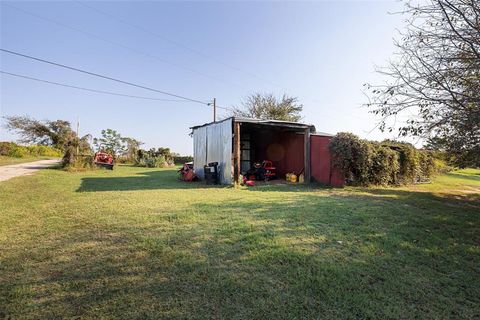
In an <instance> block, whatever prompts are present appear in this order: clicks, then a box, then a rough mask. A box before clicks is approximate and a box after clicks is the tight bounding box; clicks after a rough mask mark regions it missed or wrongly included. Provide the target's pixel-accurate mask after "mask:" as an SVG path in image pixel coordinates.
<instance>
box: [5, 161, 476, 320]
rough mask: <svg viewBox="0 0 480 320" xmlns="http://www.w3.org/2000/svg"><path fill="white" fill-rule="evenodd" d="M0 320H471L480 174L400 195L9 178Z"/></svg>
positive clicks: (118, 178)
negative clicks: (10, 319) (47, 319)
mask: <svg viewBox="0 0 480 320" xmlns="http://www.w3.org/2000/svg"><path fill="white" fill-rule="evenodd" d="M0 206H1V207H0V208H1V209H0V210H1V213H0V219H1V223H0V249H1V250H0V318H2V317H5V318H12V319H33V318H38V319H40V318H42V319H45V318H49V319H52V318H73V319H111V318H120V319H373V318H396V319H413V318H416V319H474V318H479V317H480V171H479V170H463V171H458V172H453V173H450V174H447V175H443V176H441V177H438V178H437V179H436V181H435V182H434V183H432V184H426V185H417V186H413V187H404V188H344V189H329V188H320V187H304V186H301V185H275V186H262V187H255V188H250V189H247V188H240V189H234V188H230V187H209V186H205V185H203V184H201V183H184V182H180V181H177V180H176V172H175V170H173V169H164V170H163V169H145V168H133V167H127V166H121V167H118V168H116V169H115V170H114V171H103V170H98V171H94V172H80V173H68V172H64V171H61V170H54V169H47V170H42V171H40V172H38V173H37V174H36V175H34V176H29V177H19V178H14V179H12V180H10V181H6V182H2V183H0Z"/></svg>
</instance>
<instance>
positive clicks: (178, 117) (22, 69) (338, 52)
mask: <svg viewBox="0 0 480 320" xmlns="http://www.w3.org/2000/svg"><path fill="white" fill-rule="evenodd" d="M86 4H87V5H88V6H91V7H94V8H96V9H97V10H101V11H103V12H106V13H108V14H109V15H111V16H114V17H115V18H118V19H121V20H124V21H126V22H128V24H126V23H122V22H119V21H118V20H115V19H112V18H111V17H110V16H106V15H104V14H102V13H100V12H98V11H95V10H92V9H91V8H88V7H85V6H83V5H82V4H81V3H78V2H66V1H64V2H39V1H35V2H1V33H0V35H1V47H2V48H4V49H9V50H12V51H18V52H22V53H26V54H29V55H33V56H37V57H40V58H44V59H46V60H52V61H56V62H59V63H63V64H67V65H71V66H74V67H78V68H83V69H86V70H90V71H94V72H97V73H101V74H105V75H108V76H111V77H115V78H119V79H124V80H127V81H131V82H135V83H138V84H143V85H146V86H150V87H153V88H157V89H160V90H165V91H169V92H172V93H176V94H180V95H185V96H188V97H191V98H195V99H200V100H205V101H207V100H209V99H211V98H213V97H216V98H217V101H218V104H219V105H221V106H225V107H230V106H232V105H237V104H239V102H240V101H241V100H242V98H245V97H246V96H247V95H248V94H250V93H253V92H272V93H275V94H278V95H281V94H282V93H283V92H286V93H287V94H289V95H293V96H297V97H298V98H299V100H300V102H301V103H303V104H304V116H305V118H304V122H307V123H312V124H314V125H315V126H316V128H317V130H318V131H323V132H330V133H336V132H339V131H350V132H353V133H355V134H358V135H360V136H361V137H365V138H369V139H383V138H387V137H388V138H391V137H393V135H392V134H389V135H387V134H381V133H380V132H379V131H373V132H371V133H369V131H370V130H372V128H374V126H375V118H374V116H373V115H370V114H369V113H368V112H367V110H366V109H365V108H361V104H362V103H364V102H365V101H366V98H365V97H364V95H363V93H362V90H363V87H362V85H363V84H364V83H366V82H376V81H378V80H379V76H378V75H377V74H375V72H374V66H375V65H382V64H385V62H386V61H387V60H388V59H389V58H390V57H391V55H392V53H393V51H394V48H393V41H392V38H393V37H394V36H396V30H395V29H396V28H401V27H402V17H401V16H399V15H390V14H389V13H388V12H393V11H398V10H399V9H401V4H400V3H398V2H394V1H388V2H387V1H382V2H380V1H368V2H367V1H366V2H358V1H339V2H333V1H332V2H133V1H132V2H125V1H122V2H112V1H109V2H86ZM11 6H14V7H16V8H12V7H11ZM130 24H134V25H137V26H140V27H142V28H143V29H145V30H147V31H148V32H145V31H142V30H140V29H138V28H135V27H132V26H131V25H130ZM0 64H1V70H3V71H7V72H12V73H18V74H22V75H28V76H32V77H36V78H41V79H46V80H50V81H56V82H62V83H66V84H70V85H76V86H83V87H88V88H94V89H99V90H107V91H115V92H120V93H124V94H132V95H142V96H149V97H157V98H167V99H168V98H169V97H164V96H162V95H160V94H156V93H154V92H148V91H144V90H141V89H136V88H131V87H128V86H125V85H121V84H117V83H113V82H110V81H107V80H102V79H97V78H93V77H90V76H87V75H83V74H80V73H76V72H73V71H68V70H64V69H60V68H57V67H53V66H50V65H45V64H42V63H38V62H33V61H29V60H26V59H23V58H20V57H15V56H11V55H8V54H6V53H2V54H1V63H0ZM0 90H1V98H0V99H1V100H0V103H1V115H2V116H5V115H24V114H27V115H30V116H33V117H35V118H38V119H52V120H53V119H65V120H69V121H71V122H72V123H76V121H77V118H79V119H80V133H81V134H85V133H91V134H93V135H94V136H98V135H99V134H100V131H101V129H104V128H112V129H116V130H118V131H119V132H120V133H122V135H124V136H130V137H134V138H137V139H139V140H141V141H143V142H145V146H144V147H147V148H149V147H158V146H166V147H170V148H171V149H172V150H173V151H177V152H180V153H182V154H192V140H191V138H190V137H189V136H188V133H189V127H190V126H193V125H196V124H202V123H205V122H209V121H211V119H212V112H211V109H210V108H208V107H206V106H202V105H199V104H195V103H190V102H188V103H184V102H168V101H149V100H139V99H133V98H125V97H116V96H108V95H102V94H96V93H87V92H83V91H78V90H75V89H69V88H63V87H56V86H52V85H49V84H43V83H37V82H32V81H30V80H24V79H18V78H13V77H11V76H7V75H1V87H0ZM222 113H223V112H220V114H222ZM15 138H16V137H15V136H12V135H11V134H10V133H8V132H6V131H5V129H4V128H3V127H2V128H1V132H0V140H14V139H15Z"/></svg>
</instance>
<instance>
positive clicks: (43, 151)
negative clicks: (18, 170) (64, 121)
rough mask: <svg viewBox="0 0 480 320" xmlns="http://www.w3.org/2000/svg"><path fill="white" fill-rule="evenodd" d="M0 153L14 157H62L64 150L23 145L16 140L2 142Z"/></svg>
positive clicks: (0, 143)
mask: <svg viewBox="0 0 480 320" xmlns="http://www.w3.org/2000/svg"><path fill="white" fill-rule="evenodd" d="M0 155H2V156H6V157H14V158H24V157H61V156H62V151H61V150H59V149H57V148H54V147H51V146H43V145H31V146H21V145H18V144H16V143H14V142H0Z"/></svg>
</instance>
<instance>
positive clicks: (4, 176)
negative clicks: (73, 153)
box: [0, 159, 60, 181]
mask: <svg viewBox="0 0 480 320" xmlns="http://www.w3.org/2000/svg"><path fill="white" fill-rule="evenodd" d="M59 162H60V160H59V159H50V160H39V161H34V162H27V163H21V164H12V165H8V166H0V181H5V180H8V179H11V178H14V177H18V176H26V175H31V174H33V173H34V172H35V171H38V170H40V169H44V168H48V167H51V166H53V165H55V164H57V163H59Z"/></svg>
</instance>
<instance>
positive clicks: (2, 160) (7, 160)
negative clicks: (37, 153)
mask: <svg viewBox="0 0 480 320" xmlns="http://www.w3.org/2000/svg"><path fill="white" fill-rule="evenodd" d="M45 159H55V158H53V157H23V158H14V157H6V156H0V166H8V165H11V164H20V163H25V162H32V161H38V160H45Z"/></svg>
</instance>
